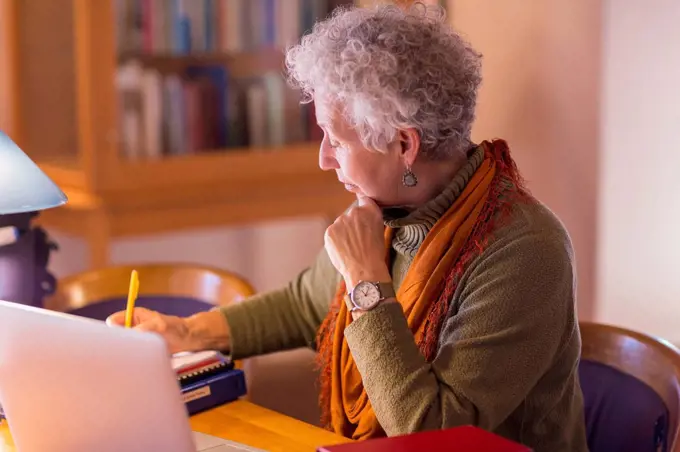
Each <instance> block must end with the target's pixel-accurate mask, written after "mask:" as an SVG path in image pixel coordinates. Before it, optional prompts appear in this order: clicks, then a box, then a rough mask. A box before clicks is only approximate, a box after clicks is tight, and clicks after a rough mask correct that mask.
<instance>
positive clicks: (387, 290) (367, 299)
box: [345, 281, 396, 312]
mask: <svg viewBox="0 0 680 452" xmlns="http://www.w3.org/2000/svg"><path fill="white" fill-rule="evenodd" d="M392 297H396V293H395V292H394V287H393V286H392V283H391V282H389V283H381V282H371V281H359V283H358V284H357V285H356V286H354V288H353V289H352V291H351V292H350V293H349V295H348V296H347V297H345V303H347V309H349V310H350V312H352V311H357V310H359V311H370V310H371V309H373V308H375V307H376V306H377V305H378V303H380V302H381V301H383V300H385V299H387V298H392Z"/></svg>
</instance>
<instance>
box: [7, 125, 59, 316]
mask: <svg viewBox="0 0 680 452" xmlns="http://www.w3.org/2000/svg"><path fill="white" fill-rule="evenodd" d="M66 202H67V198H66V195H65V194H64V193H63V192H62V191H61V190H60V189H59V187H57V186H56V185H55V184H54V182H52V180H50V178H49V177H47V175H46V174H45V173H43V172H42V171H41V170H40V168H38V166H37V165H36V164H35V163H33V161H32V160H31V159H30V158H29V157H28V156H27V155H26V154H24V152H23V151H22V150H21V149H19V147H18V146H17V145H16V144H14V142H13V141H12V140H11V139H10V138H9V137H8V136H7V135H6V134H4V133H3V132H2V131H0V299H9V300H12V301H15V302H18V303H24V304H31V305H41V304H42V296H43V295H44V294H45V293H49V290H50V288H53V287H54V285H55V284H56V281H55V280H54V277H53V276H52V275H51V274H50V273H49V272H48V271H47V260H48V257H49V253H50V250H51V249H53V248H55V247H56V245H54V244H53V243H51V242H50V241H49V240H48V239H47V235H46V233H45V231H43V230H42V228H39V227H31V226H30V220H31V218H32V217H35V216H36V215H37V214H38V211H40V210H44V209H48V208H51V207H56V206H59V205H62V204H64V203H66Z"/></svg>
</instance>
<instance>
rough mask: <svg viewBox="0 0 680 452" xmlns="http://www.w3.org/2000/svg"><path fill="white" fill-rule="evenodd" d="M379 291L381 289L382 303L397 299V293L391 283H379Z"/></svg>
mask: <svg viewBox="0 0 680 452" xmlns="http://www.w3.org/2000/svg"><path fill="white" fill-rule="evenodd" d="M378 289H380V296H381V301H382V300H386V299H388V298H397V293H396V292H395V291H394V286H393V285H392V283H391V282H388V283H385V282H381V283H378Z"/></svg>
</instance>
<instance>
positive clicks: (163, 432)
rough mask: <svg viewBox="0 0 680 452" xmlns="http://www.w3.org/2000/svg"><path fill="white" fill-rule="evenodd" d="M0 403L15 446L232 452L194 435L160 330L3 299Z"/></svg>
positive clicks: (57, 451)
mask: <svg viewBox="0 0 680 452" xmlns="http://www.w3.org/2000/svg"><path fill="white" fill-rule="evenodd" d="M0 406H2V409H3V411H4V413H5V416H6V418H7V420H8V422H9V425H10V430H11V432H12V437H13V439H14V442H15V444H16V447H17V450H18V451H21V452H45V451H50V452H73V451H83V452H86V451H97V452H120V451H126V452H153V451H165V452H197V451H201V452H202V451H210V452H229V451H240V452H243V451H256V450H258V449H254V448H252V447H249V446H245V445H242V444H238V443H234V442H231V441H227V440H223V439H221V438H217V437H215V436H210V435H205V434H202V433H198V432H193V431H192V430H191V427H190V425H189V421H188V414H187V411H186V408H185V405H184V402H183V401H182V399H181V393H180V388H179V384H178V382H177V375H176V373H175V372H174V371H173V369H172V366H171V359H170V355H169V354H168V351H167V348H166V346H165V343H164V342H163V340H162V339H161V338H160V336H158V335H156V334H150V333H142V332H139V331H136V330H133V329H126V328H118V327H109V326H107V325H106V324H105V323H104V322H101V321H98V320H92V319H87V318H83V317H78V316H73V315H68V314H62V313H56V312H52V311H48V310H45V309H39V308H35V307H30V306H24V305H21V304H17V303H11V302H6V301H0Z"/></svg>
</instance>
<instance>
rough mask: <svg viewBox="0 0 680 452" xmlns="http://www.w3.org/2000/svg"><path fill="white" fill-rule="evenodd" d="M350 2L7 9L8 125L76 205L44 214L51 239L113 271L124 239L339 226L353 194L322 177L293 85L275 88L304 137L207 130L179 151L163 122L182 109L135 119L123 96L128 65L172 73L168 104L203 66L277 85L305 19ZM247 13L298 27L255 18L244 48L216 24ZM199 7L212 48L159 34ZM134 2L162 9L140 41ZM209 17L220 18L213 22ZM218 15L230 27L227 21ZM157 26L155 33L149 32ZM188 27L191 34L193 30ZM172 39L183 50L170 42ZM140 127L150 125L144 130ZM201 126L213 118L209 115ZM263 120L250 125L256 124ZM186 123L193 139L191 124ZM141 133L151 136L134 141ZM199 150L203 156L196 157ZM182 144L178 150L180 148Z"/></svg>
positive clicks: (256, 0) (117, 1)
mask: <svg viewBox="0 0 680 452" xmlns="http://www.w3.org/2000/svg"><path fill="white" fill-rule="evenodd" d="M346 1H349V0H345V1H342V0H341V1H338V0H327V1H316V0H314V1H310V0H285V2H286V10H287V12H282V11H281V10H282V8H280V6H281V5H277V8H278V9H277V10H276V13H275V14H272V12H271V11H269V10H267V9H266V8H268V7H271V5H274V4H278V3H281V0H97V1H92V0H51V1H50V2H26V1H23V0H3V1H2V2H0V16H2V17H4V18H6V20H7V23H8V24H12V25H13V26H12V27H4V28H2V29H0V62H2V63H7V65H5V64H3V66H4V67H10V68H11V69H10V70H9V71H6V74H5V75H4V76H3V79H2V80H0V121H2V122H1V123H0V124H1V126H2V127H3V128H4V129H5V130H6V132H7V133H8V134H9V135H10V136H11V137H12V138H13V139H14V140H15V141H16V142H17V143H18V144H19V146H21V147H22V148H23V149H24V150H25V151H26V153H27V154H28V155H29V156H30V157H31V158H32V159H33V160H35V161H36V162H37V163H38V165H40V166H41V168H43V170H44V171H45V172H46V173H47V174H48V175H49V176H50V177H51V178H52V179H53V180H54V181H55V182H56V183H57V184H58V185H59V186H60V187H62V188H63V189H64V191H65V192H66V193H67V195H68V196H69V201H70V202H69V203H68V204H67V205H65V206H63V207H60V208H56V209H51V210H47V211H44V212H42V213H41V215H40V216H39V219H38V221H39V222H41V223H42V224H44V225H45V226H46V227H49V228H50V229H54V230H58V231H60V232H65V233H68V234H71V235H74V236H78V237H82V238H83V239H85V240H86V242H87V244H88V247H89V258H90V262H89V266H88V267H89V268H98V267H103V266H106V265H108V264H109V253H110V246H111V242H112V240H114V239H115V238H117V237H124V236H138V235H144V234H155V233H160V232H169V231H177V230H182V229H190V228H203V227H214V226H224V225H232V224H239V223H252V222H258V221H271V220H276V219H281V218H287V217H294V216H324V217H327V218H332V217H334V216H335V215H337V214H338V213H339V212H341V211H342V210H343V209H344V208H346V206H347V205H348V204H349V203H350V202H351V199H352V198H351V195H349V194H348V193H346V192H345V191H344V189H343V188H342V186H340V184H338V183H337V181H336V180H335V176H334V175H333V174H327V173H324V172H322V171H321V170H320V169H319V168H318V145H319V142H320V137H319V136H318V131H314V129H313V126H314V124H313V123H311V122H308V123H304V121H305V119H309V117H310V115H311V112H309V111H305V110H304V108H302V107H301V106H299V104H298V102H297V100H296V99H295V97H291V94H290V92H286V91H284V88H285V87H284V86H283V84H282V83H279V84H275V83H273V82H272V84H274V85H275V86H276V87H278V89H279V90H280V91H279V93H278V98H279V104H278V106H279V110H281V111H280V112H279V113H280V114H282V115H283V117H284V118H288V117H293V116H296V115H297V119H298V125H299V126H300V127H301V128H302V129H304V130H300V131H298V133H296V134H293V135H292V136H288V135H285V136H284V135H282V134H281V133H279V136H278V139H274V138H267V139H260V138H261V137H260V135H264V134H263V133H258V129H251V130H248V131H247V132H249V133H252V134H253V135H254V137H253V138H250V137H248V138H245V139H244V138H241V139H240V141H239V140H234V141H232V142H228V141H227V138H226V133H228V132H231V131H232V129H228V128H227V132H225V131H224V130H222V131H221V133H222V136H221V138H219V139H214V138H210V136H211V134H219V133H220V132H219V131H218V132H216V129H215V128H212V129H208V130H204V129H198V130H199V131H198V132H196V131H193V132H187V135H190V136H184V137H181V140H180V142H181V145H180V146H178V145H177V143H174V144H173V143H171V142H170V141H169V140H170V139H169V138H168V133H167V129H177V127H174V128H170V127H167V126H164V125H163V121H165V120H166V118H164V117H163V112H164V111H165V110H167V109H169V108H170V107H168V105H170V103H163V102H160V104H159V105H156V107H154V108H155V115H156V117H155V118H154V117H153V115H152V114H150V113H149V112H148V111H147V110H143V111H141V112H137V114H136V117H134V120H133V119H130V117H126V116H125V114H124V113H126V111H125V108H126V104H125V102H126V100H125V98H124V97H125V95H124V93H122V91H123V89H124V88H126V87H128V85H125V84H124V83H123V84H121V77H122V78H123V82H124V81H125V78H124V77H125V74H123V76H121V68H124V67H126V65H128V67H129V66H130V65H136V67H135V69H134V70H133V71H129V72H133V73H134V71H135V70H136V71H137V73H139V69H140V68H141V69H142V71H143V73H144V74H146V71H152V72H154V73H155V74H157V75H160V78H161V80H160V83H157V84H156V86H155V92H156V94H158V93H159V92H161V95H162V100H163V101H164V100H167V99H168V96H166V95H165V94H166V93H165V92H164V91H163V89H164V88H165V87H166V85H168V83H167V82H165V78H167V77H172V75H173V74H179V75H180V76H179V77H178V78H179V80H180V81H182V83H184V81H185V80H186V79H187V78H186V75H187V71H188V70H189V69H190V68H194V70H195V68H199V70H200V68H211V69H212V70H219V68H222V69H223V70H224V72H223V73H225V74H227V75H228V77H229V80H230V81H231V80H232V79H233V80H236V81H237V82H238V83H240V82H242V81H243V80H246V81H248V82H249V83H253V80H255V81H257V80H258V78H259V77H260V76H263V75H268V74H272V79H273V78H274V76H275V75H276V74H277V73H278V74H280V73H281V72H282V69H283V52H282V48H283V47H284V45H285V44H286V43H289V42H290V41H295V40H297V38H298V35H299V32H300V31H302V30H303V29H305V27H306V26H305V25H304V24H301V21H304V20H308V21H309V20H310V18H311V20H312V21H313V20H314V17H316V16H323V15H325V12H324V11H323V9H325V8H332V7H333V6H334V5H337V4H341V3H346ZM236 3H240V4H241V5H240V7H243V5H244V4H248V5H256V6H254V7H255V8H260V9H259V10H257V11H255V12H253V11H248V14H250V15H251V18H252V19H253V20H255V19H257V18H258V17H260V16H264V19H262V18H261V20H264V22H265V23H266V24H269V25H271V23H272V22H271V21H272V17H275V18H280V16H281V15H283V16H285V17H288V18H289V19H290V18H291V17H292V18H293V19H290V20H292V21H293V22H295V21H296V20H297V21H298V22H297V23H296V24H294V25H293V26H292V28H291V26H288V27H287V28H285V27H281V28H282V29H277V28H276V27H275V29H274V30H273V31H272V30H271V26H270V27H269V28H267V27H266V26H264V27H263V26H262V24H261V23H260V24H258V25H257V26H251V25H252V21H251V22H248V21H247V20H245V18H246V15H244V14H245V13H243V14H242V15H240V16H239V17H240V20H239V27H240V28H239V30H240V31H239V33H240V35H242V36H241V38H239V39H240V41H239V42H237V43H234V42H232V41H230V37H229V36H227V34H226V33H222V31H221V30H217V29H216V24H217V26H224V24H225V23H226V24H227V26H229V25H230V24H231V26H232V28H234V25H233V19H232V22H225V20H228V19H229V17H228V16H229V13H230V12H231V13H232V15H233V11H231V10H230V11H229V12H227V11H225V10H224V9H223V8H224V5H226V4H229V5H231V4H236ZM293 3H295V4H296V5H298V6H297V7H298V11H295V8H293V7H291V5H292V4H293ZM38 4H39V5H38ZM198 4H200V6H199V8H198V9H195V10H191V11H188V12H187V11H184V12H185V13H187V14H188V15H193V18H194V19H195V18H196V17H199V16H198V15H197V12H199V13H201V15H200V17H201V19H199V21H201V23H202V25H200V26H199V27H196V28H199V29H202V33H203V34H204V36H203V37H201V36H199V37H198V38H197V37H196V34H195V32H194V34H192V30H193V29H194V28H192V27H191V25H190V26H189V29H188V30H187V29H186V28H183V29H182V30H183V33H184V34H183V35H182V33H180V32H178V30H179V29H180V28H182V27H175V28H173V27H168V26H167V23H166V26H165V28H163V27H160V26H159V24H158V21H156V23H155V24H154V18H155V17H156V16H158V15H160V14H162V15H163V17H164V18H165V19H167V18H168V17H171V15H170V11H169V10H167V8H168V5H179V6H180V8H189V9H191V8H194V6H195V5H198ZM130 5H132V6H133V7H140V8H142V9H144V8H149V11H152V12H153V13H154V14H151V15H150V16H149V15H148V14H147V12H146V11H145V12H143V13H141V14H140V13H139V11H137V13H136V16H135V15H133V16H134V17H133V21H132V22H131V23H132V24H133V26H138V27H140V30H141V32H140V33H139V34H138V35H137V36H136V37H135V36H133V39H128V38H130V36H129V35H130V33H129V30H128V32H125V31H124V29H125V27H126V24H125V23H123V22H121V20H120V17H121V14H120V8H121V7H123V8H125V7H130ZM310 5H311V8H312V10H311V11H307V12H304V11H303V8H305V7H310ZM320 5H325V6H323V7H321V6H320ZM230 7H231V6H230ZM201 8H202V10H201ZM210 8H214V10H213V12H212V14H213V16H212V17H213V19H214V20H213V21H212V22H210V20H211V19H210V17H211V15H210V14H211V13H210ZM248 8H250V6H248ZM261 8H265V9H261ZM315 8H316V9H318V8H320V9H318V10H316V9H315ZM199 10H200V11H199ZM176 12H177V11H174V13H176ZM215 14H219V15H220V16H219V17H218V18H215V17H214V15H215ZM286 14H287V16H286ZM291 14H292V15H291ZM149 17H151V23H150V24H149V23H147V22H146V21H147V19H148V18H149ZM305 18H306V19H305ZM267 21H268V22H267ZM166 22H167V21H166ZM3 23H4V22H3ZM189 24H191V18H190V20H189ZM129 25H130V23H128V24H127V26H128V28H129ZM183 26H184V27H186V22H185V23H184V25H183ZM145 27H146V28H145ZM201 27H202V28H201ZM206 27H207V28H209V29H210V30H206ZM257 29H261V30H262V31H263V33H262V35H257V34H256V33H254V30H257ZM121 31H123V32H124V33H127V34H121ZM296 33H297V34H296ZM132 34H134V32H133V33H132ZM233 34H234V33H233V32H232V35H233ZM140 35H141V40H140ZM172 36H175V38H176V40H172V39H170V37H172ZM230 36H231V35H230ZM163 37H165V40H163V39H161V38H163ZM231 37H232V38H233V36H231ZM248 39H250V40H251V41H254V42H255V43H253V42H248ZM126 40H127V41H126ZM196 40H197V42H199V44H196V42H194V41H196ZM130 42H132V45H130ZM210 42H212V44H210ZM173 46H174V47H173ZM137 75H138V74H137ZM156 81H157V82H158V77H157V80H156ZM248 86H249V85H248ZM159 87H160V88H159ZM194 88H195V87H190V88H189V89H188V91H191V89H194ZM212 88H213V91H207V92H203V93H202V94H203V97H200V99H209V98H210V97H211V95H212V97H215V92H216V91H215V90H214V87H212ZM235 89H239V88H235ZM286 89H287V88H286ZM186 91H187V89H184V90H183V91H182V94H184V97H182V100H183V102H184V103H183V104H182V105H183V106H186V103H187V99H188V97H187V94H186ZM268 93H269V92H268ZM282 93H283V94H282ZM260 94H261V93H260ZM293 94H294V93H293ZM217 95H219V89H218V92H217ZM239 95H240V96H242V97H241V104H239V105H242V104H244V103H247V99H246V100H243V98H247V93H246V94H243V93H240V94H239ZM195 99H196V98H194V101H195ZM144 100H148V98H144ZM156 100H158V96H157V97H156ZM260 102H261V104H260V107H262V105H265V106H269V104H270V103H272V102H271V101H270V100H269V99H268V98H267V100H265V101H262V96H260ZM133 103H134V100H133ZM145 105H146V104H145ZM197 106H200V107H201V108H200V110H202V111H203V110H206V109H208V108H207V107H206V104H201V103H198V104H197V103H194V109H196V107H197ZM218 108H219V107H218ZM225 110H226V108H225ZM4 112H10V113H9V114H6V113H4ZM262 112H264V113H262ZM260 113H262V114H263V115H264V117H265V119H266V121H263V120H262V117H260V119H259V120H260V122H261V123H262V122H264V123H265V124H266V126H265V129H266V130H267V131H268V130H269V129H271V128H272V125H271V124H272V121H276V118H274V116H273V113H271V112H268V111H266V110H264V109H262V108H261V109H260ZM3 114H4V115H5V117H4V119H3V117H2V116H1V115H3ZM221 114H222V116H219V121H218V120H215V117H214V116H213V117H211V118H212V120H213V122H215V123H218V124H220V125H223V124H224V120H225V119H229V118H225V112H224V111H223V112H221ZM132 116H134V114H133V115H132ZM261 116H262V115H261ZM187 117H189V114H188V113H186V112H184V111H183V112H182V116H181V118H183V119H185V118H187ZM149 118H151V119H149ZM256 119H257V118H256ZM135 120H136V121H138V122H140V121H141V124H136V125H135V124H134V121H135ZM153 121H155V123H156V124H157V126H156V127H158V128H159V129H162V130H160V131H158V130H156V132H155V134H156V148H155V150H154V151H153V152H148V149H147V148H146V145H147V144H148V143H149V138H148V137H147V135H144V133H146V131H147V129H148V125H149V124H151V123H153ZM194 122H195V123H206V122H209V120H206V119H205V118H201V119H199V120H195V121H194ZM250 122H251V121H250V120H247V121H246V123H247V124H248V125H249V124H250ZM255 122H257V121H255ZM175 124H179V128H180V129H187V130H191V128H190V127H188V126H187V125H186V124H185V121H182V122H180V123H175ZM126 125H127V128H126ZM239 125H240V126H241V128H242V129H245V128H247V126H244V125H243V123H241V124H239V123H237V124H236V125H233V124H232V125H231V127H232V128H234V127H236V128H238V127H239ZM260 126H262V124H260ZM277 127H278V130H279V132H281V131H282V130H284V131H286V133H287V132H288V131H289V130H288V129H291V128H292V127H291V126H290V123H289V122H286V123H285V124H284V125H283V126H282V125H281V124H278V126H277ZM265 129H262V128H260V129H259V130H260V131H262V130H265ZM130 130H132V131H133V132H137V133H140V130H141V131H142V132H141V135H135V134H134V133H133V134H132V135H130ZM192 133H193V135H191V134H192ZM201 133H202V134H203V136H201ZM130 136H132V137H133V138H132V142H133V143H136V145H137V149H136V150H135V151H133V152H130V150H129V148H130V145H129V139H130ZM191 137H193V138H194V139H195V141H191V140H192V138H191ZM206 137H208V138H206ZM189 142H192V143H193V144H194V146H193V147H190V146H188V144H187V143H189ZM171 144H172V145H173V146H174V149H169V147H170V145H171ZM173 151H174V152H173Z"/></svg>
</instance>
